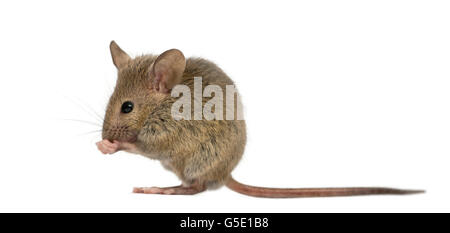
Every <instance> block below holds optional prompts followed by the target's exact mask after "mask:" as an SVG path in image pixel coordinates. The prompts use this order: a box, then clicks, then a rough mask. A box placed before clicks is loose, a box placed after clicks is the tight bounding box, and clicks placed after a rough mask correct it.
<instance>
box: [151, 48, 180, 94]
mask: <svg viewBox="0 0 450 233" xmlns="http://www.w3.org/2000/svg"><path fill="white" fill-rule="evenodd" d="M185 68H186V59H185V58H184V55H183V53H182V52H181V51H180V50H178V49H171V50H167V51H165V52H164V53H162V54H161V55H159V56H158V58H156V60H155V62H154V63H153V65H152V67H151V71H150V76H151V77H152V78H153V88H154V89H155V90H157V91H159V92H162V93H169V90H170V89H172V88H173V87H174V86H175V85H177V84H179V83H180V82H181V77H182V76H183V72H184V69H185Z"/></svg>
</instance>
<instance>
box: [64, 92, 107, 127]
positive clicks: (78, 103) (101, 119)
mask: <svg viewBox="0 0 450 233" xmlns="http://www.w3.org/2000/svg"><path fill="white" fill-rule="evenodd" d="M64 97H65V98H66V99H68V100H69V101H70V102H72V103H73V104H75V105H77V106H78V107H79V108H81V109H82V110H83V111H84V112H86V113H87V114H89V115H90V116H92V117H94V119H95V120H96V121H97V120H99V121H100V122H102V121H103V117H101V116H100V115H99V114H98V113H97V112H96V111H95V110H94V109H93V108H92V107H90V106H89V105H87V104H86V103H84V102H82V101H81V100H79V99H78V101H75V100H73V99H71V98H70V97H68V96H65V95H64ZM83 105H85V106H83ZM86 108H88V109H86Z"/></svg>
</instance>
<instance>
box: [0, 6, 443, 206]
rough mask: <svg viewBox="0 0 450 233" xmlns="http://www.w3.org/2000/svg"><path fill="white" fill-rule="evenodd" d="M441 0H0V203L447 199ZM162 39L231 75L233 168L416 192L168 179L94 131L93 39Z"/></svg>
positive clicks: (110, 77) (257, 177)
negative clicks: (206, 187) (240, 126)
mask: <svg viewBox="0 0 450 233" xmlns="http://www.w3.org/2000/svg"><path fill="white" fill-rule="evenodd" d="M449 12H450V5H449V3H448V2H447V1H392V0H389V1H308V2H298V1H292V2H283V1H272V2H264V1H254V2H250V1H223V2H221V3H219V2H213V1H189V3H187V1H179V2H174V1H160V2H151V1H123V2H117V1H72V2H68V1H2V2H1V3H0V30H1V31H0V67H1V69H0V77H1V85H0V97H1V114H0V127H1V128H0V135H1V145H2V146H1V152H0V211H2V212H5V211H14V212H20V211H27V212H28V211H31V212H54V211H58V212H59V211H61V212H115V211H120V212H122V211H123V212H134V211H137V212H172V211H181V212H202V211H211V212H268V211H270V212H413V211H420V212H421V211H425V212H428V211H449V210H450V201H449V196H450V188H449V184H448V177H449V176H450V169H449V162H450V159H449V155H450V144H449V140H450V108H449V102H450V91H449V90H450V68H449V67H450V66H449V65H450V14H449ZM113 39H114V40H116V41H117V43H118V44H119V45H120V46H121V47H122V48H123V49H124V50H126V51H127V52H128V53H129V54H130V55H132V56H135V55H140V54H144V53H161V52H163V51H164V50H166V49H170V48H178V49H180V50H182V51H183V52H184V53H185V55H186V56H201V57H205V58H208V59H210V60H212V61H214V62H216V63H217V64H218V65H219V66H221V67H222V68H223V69H224V70H225V71H226V72H227V73H228V74H229V75H230V77H231V78H232V79H234V80H235V81H236V83H237V86H238V88H239V89H240V91H241V95H242V97H243V101H244V104H245V116H246V119H247V124H248V138H249V140H248V144H247V148H246V152H245V155H244V158H243V159H242V161H241V163H240V164H239V166H238V167H237V168H236V169H235V171H234V172H233V175H234V177H235V178H236V179H237V180H240V181H242V182H244V183H248V184H252V185H262V186H271V187H323V186H325V187H329V186H341V187H342V186H390V187H398V188H414V189H426V190H427V193H426V194H423V195H411V196H401V197H400V196H369V197H344V198H308V199H258V198H252V197H247V196H242V195H240V194H237V193H234V192H232V191H230V190H228V189H226V188H222V189H219V190H216V191H209V192H206V193H202V194H199V195H196V196H160V195H136V194H132V193H131V190H132V187H133V186H155V185H156V186H170V185H177V184H178V183H179V181H178V180H177V178H176V177H175V176H174V175H173V174H171V173H170V172H168V171H166V170H164V169H163V168H162V167H161V165H160V164H159V162H157V161H152V160H148V159H145V158H143V157H140V156H138V155H131V154H127V153H125V152H119V153H117V154H114V155H108V156H105V155H102V154H101V153H100V152H98V151H97V149H96V147H95V145H94V143H95V142H96V141H98V140H99V139H100V134H99V133H88V134H86V133H87V132H90V131H93V130H98V129H100V126H96V125H90V124H86V123H82V122H76V121H69V120H67V119H76V120H86V121H92V122H95V123H96V124H101V121H100V120H99V119H98V118H97V116H96V114H95V113H93V112H94V111H95V112H97V113H98V114H100V115H103V112H104V110H105V106H106V102H107V100H108V97H109V95H110V94H111V92H112V89H113V87H114V82H115V78H116V69H115V67H114V66H113V64H112V62H111V57H110V54H109V48H108V45H109V42H110V41H111V40H113Z"/></svg>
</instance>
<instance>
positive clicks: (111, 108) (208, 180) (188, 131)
mask: <svg viewBox="0 0 450 233" xmlns="http://www.w3.org/2000/svg"><path fill="white" fill-rule="evenodd" d="M156 57H157V56H153V55H145V56H139V57H136V58H134V59H130V60H129V62H128V64H127V65H126V66H125V67H123V68H121V69H119V73H118V79H117V83H116V88H115V90H114V93H113V95H112V96H111V98H110V101H109V104H108V108H107V112H106V116H105V123H104V129H103V138H105V139H109V140H122V141H130V142H135V144H136V146H137V148H138V149H139V151H140V152H141V153H142V155H144V156H146V157H149V158H152V159H158V160H160V161H161V162H162V163H163V164H164V165H165V167H166V168H168V169H170V170H171V171H173V172H174V173H175V174H176V175H177V176H178V177H179V178H180V179H181V180H182V181H183V183H185V184H191V183H193V182H194V181H195V182H199V183H202V184H205V185H207V186H208V187H216V186H217V185H221V184H223V183H224V182H225V181H226V180H227V179H228V176H229V174H230V173H231V171H232V170H233V168H234V167H235V166H236V164H237V163H238V162H239V160H240V158H241V157H242V154H243V152H244V147H245V143H246V132H245V122H244V121H243V120H213V121H208V120H205V119H203V120H180V121H176V120H174V119H173V118H172V116H171V112H170V110H171V106H172V104H173V103H174V102H175V101H176V98H173V97H171V96H170V95H168V94H162V93H159V92H157V91H155V90H154V89H152V87H151V83H152V82H153V80H152V79H153V77H152V76H151V75H150V67H151V66H152V64H153V62H154V61H155V59H156ZM194 77H202V78H203V87H205V86H206V85H209V84H216V85H219V86H221V87H222V89H223V90H224V92H225V86H226V85H232V84H233V82H232V80H231V79H230V78H229V77H228V76H227V75H226V74H225V73H224V72H223V71H222V70H221V69H220V68H219V67H217V66H216V65H215V64H214V63H212V62H210V61H207V60H204V59H201V58H188V59H187V60H186V68H185V71H184V74H183V76H182V79H181V81H180V84H185V85H187V86H189V87H190V88H191V93H193V78H194ZM224 96H225V93H224ZM203 99H204V100H203V103H205V102H206V101H207V100H209V98H203ZM125 101H132V102H134V103H135V110H133V112H131V113H129V114H126V115H123V114H120V106H121V105H122V103H123V102H125ZM192 111H193V107H192ZM136 136H137V138H135V137H136Z"/></svg>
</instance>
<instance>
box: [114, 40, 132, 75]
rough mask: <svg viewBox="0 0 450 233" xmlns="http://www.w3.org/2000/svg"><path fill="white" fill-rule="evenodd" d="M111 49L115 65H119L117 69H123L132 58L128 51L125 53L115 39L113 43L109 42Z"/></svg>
mask: <svg viewBox="0 0 450 233" xmlns="http://www.w3.org/2000/svg"><path fill="white" fill-rule="evenodd" d="M109 49H110V50H111V57H112V59H113V63H114V65H115V66H116V67H117V69H121V68H123V67H125V66H126V65H127V63H128V61H129V60H130V59H131V58H130V56H128V54H127V53H125V52H124V51H123V50H122V49H121V48H120V47H119V46H118V45H117V44H116V42H115V41H111V44H109Z"/></svg>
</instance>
